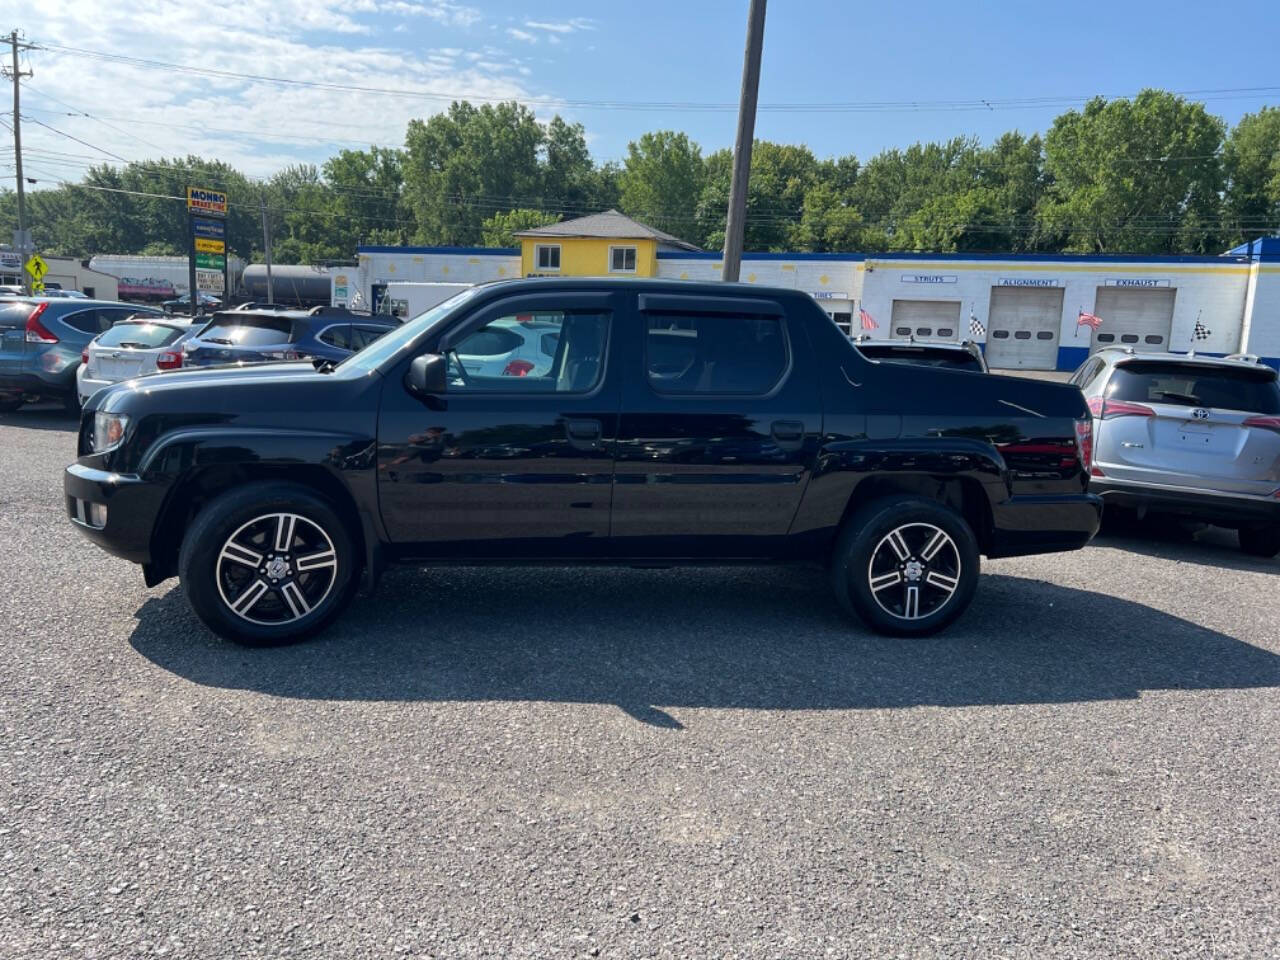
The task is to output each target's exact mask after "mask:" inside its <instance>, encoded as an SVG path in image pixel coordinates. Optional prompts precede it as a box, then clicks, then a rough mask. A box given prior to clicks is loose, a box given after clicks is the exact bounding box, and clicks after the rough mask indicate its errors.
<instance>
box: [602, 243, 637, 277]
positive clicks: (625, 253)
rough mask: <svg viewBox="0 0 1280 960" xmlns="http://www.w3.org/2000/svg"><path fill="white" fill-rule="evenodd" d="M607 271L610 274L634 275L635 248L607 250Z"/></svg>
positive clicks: (611, 248) (612, 248)
mask: <svg viewBox="0 0 1280 960" xmlns="http://www.w3.org/2000/svg"><path fill="white" fill-rule="evenodd" d="M609 271H610V272H611V273H635V272H636V248H635V247H610V248H609Z"/></svg>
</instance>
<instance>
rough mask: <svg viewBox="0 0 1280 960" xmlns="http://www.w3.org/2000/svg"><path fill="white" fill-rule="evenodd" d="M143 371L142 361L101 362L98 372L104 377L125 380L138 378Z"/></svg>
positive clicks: (99, 362)
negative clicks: (139, 372)
mask: <svg viewBox="0 0 1280 960" xmlns="http://www.w3.org/2000/svg"><path fill="white" fill-rule="evenodd" d="M141 369H142V361H141V360H99V361H98V370H99V371H100V372H101V373H102V374H103V376H106V377H109V378H113V379H117V380H123V379H124V378H126V377H132V376H136V375H137V373H138V371H139V370H141Z"/></svg>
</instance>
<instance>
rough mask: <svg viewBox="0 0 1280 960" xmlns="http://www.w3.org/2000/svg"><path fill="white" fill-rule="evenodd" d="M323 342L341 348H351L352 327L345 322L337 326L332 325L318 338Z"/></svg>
mask: <svg viewBox="0 0 1280 960" xmlns="http://www.w3.org/2000/svg"><path fill="white" fill-rule="evenodd" d="M316 339H317V340H319V341H320V342H321V343H327V344H328V345H329V346H331V347H337V348H338V349H339V350H350V349H351V328H350V327H349V326H347V325H346V324H345V323H343V324H339V325H338V326H336V327H330V328H329V329H327V330H325V331H324V332H323V333H321V334H320V336H318V337H317V338H316Z"/></svg>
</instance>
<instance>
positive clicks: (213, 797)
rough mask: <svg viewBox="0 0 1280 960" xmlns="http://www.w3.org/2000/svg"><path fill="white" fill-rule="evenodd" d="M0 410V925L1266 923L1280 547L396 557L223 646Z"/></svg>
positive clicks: (286, 932)
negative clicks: (149, 585)
mask: <svg viewBox="0 0 1280 960" xmlns="http://www.w3.org/2000/svg"><path fill="white" fill-rule="evenodd" d="M73 430H74V425H73V423H72V421H70V420H68V419H66V418H64V417H62V416H60V415H58V414H56V413H53V412H50V411H40V410H23V411H19V412H18V413H15V414H8V415H0V543H2V544H3V549H2V550H0V637H3V640H2V641H0V729H2V730H3V739H0V893H2V895H0V956H3V957H15V958H17V957H21V958H46V957H48V958H61V957H103V958H106V957H110V958H116V957H142V956H148V957H149V956H171V957H198V958H210V957H283V956H310V957H325V958H329V957H370V958H373V957H377V958H383V957H394V956H414V957H421V956H429V957H482V956H483V957H503V958H508V957H515V958H524V957H529V958H534V957H537V958H546V957H596V956H598V957H744V958H745V957H751V958H754V957H788V958H790V957H823V958H825V957H869V956H874V957H912V958H916V957H922V958H932V957H938V958H942V957H947V958H957V957H960V958H967V957H973V958H989V957H1010V958H1022V957H1026V958H1031V957H1035V958H1042V957H1142V958H1164V957H1209V956H1212V957H1241V958H1260V957H1268V956H1271V957H1274V956H1280V829H1277V828H1278V827H1280V695H1278V689H1280V609H1278V607H1277V596H1278V594H1277V590H1276V586H1277V579H1276V577H1277V573H1280V563H1278V562H1277V561H1274V560H1272V561H1259V560H1255V559H1251V558H1248V557H1246V556H1244V555H1243V554H1241V553H1239V552H1238V551H1237V550H1236V549H1235V546H1234V536H1233V535H1231V534H1229V533H1226V532H1224V531H1212V530H1211V531H1208V532H1206V533H1202V534H1199V535H1197V536H1195V537H1190V536H1187V535H1179V534H1177V533H1176V532H1173V531H1164V532H1163V533H1162V535H1161V536H1159V537H1157V536H1155V534H1154V533H1151V534H1144V535H1142V536H1131V537H1128V538H1126V539H1108V538H1103V539H1099V540H1098V541H1096V542H1095V544H1094V545H1092V546H1090V547H1088V548H1086V549H1085V550H1082V551H1079V552H1076V553H1072V554H1063V555H1052V556H1044V557H1034V558H1024V559H1013V560H999V561H991V562H988V563H986V564H985V566H984V576H983V578H982V580H981V582H980V585H979V589H978V595H977V599H976V600H975V602H974V604H973V607H972V608H971V610H970V611H969V612H968V613H967V614H966V616H965V617H963V618H962V619H961V620H960V621H959V622H958V623H957V624H956V625H955V626H954V627H953V628H952V629H950V630H949V631H948V632H947V633H945V634H943V635H941V636H938V637H934V638H931V639H927V640H920V641H912V642H903V641H900V640H889V639H884V638H879V637H876V636H874V635H872V634H870V633H869V632H868V631H866V630H865V629H864V628H862V627H860V626H859V625H858V624H856V623H853V622H850V621H848V620H846V619H845V618H844V617H843V616H842V615H841V613H840V611H839V610H838V608H837V606H836V603H835V601H834V599H833V598H832V596H831V593H830V591H829V589H828V587H827V584H826V581H825V579H824V578H823V577H822V576H821V575H820V574H818V573H816V572H814V571H810V570H803V569H705V570H702V569H699V570H692V571H690V570H683V571H682V570H672V571H655V570H629V569H619V570H612V569H585V570H584V569H570V570H555V569H550V570H542V569H526V568H522V569H518V570H505V569H458V570H440V569H436V570H430V571H415V570H397V571H393V572H391V573H390V574H389V575H388V576H387V578H386V579H385V580H384V582H383V585H382V588H381V590H380V592H379V593H378V594H377V595H376V596H375V597H373V598H369V599H361V600H358V601H357V602H356V603H355V605H354V606H353V607H352V608H351V609H350V611H349V612H348V613H347V614H346V615H345V616H344V617H343V618H342V619H341V620H339V621H338V623H337V624H336V626H335V627H334V628H333V629H332V630H331V631H330V632H329V633H328V634H326V635H325V636H324V637H323V638H321V639H319V640H317V641H314V642H311V643H307V644H303V645H299V646H295V647H290V648H285V649H275V650H250V649H241V648H238V647H235V646H232V645H230V644H227V643H225V642H223V641H221V640H219V639H217V638H216V637H214V636H213V635H212V634H210V633H209V632H208V631H206V630H205V629H204V628H202V627H201V626H200V625H199V624H198V622H197V621H196V619H195V618H194V616H193V615H192V614H191V613H190V611H189V610H188V608H187V606H186V603H185V600H184V599H183V596H182V592H181V590H180V589H179V588H178V587H177V585H176V583H175V582H173V581H170V582H167V583H164V584H162V585H160V586H159V587H156V588H155V589H150V590H148V589H146V588H145V587H144V586H143V585H142V578H141V575H140V573H139V572H138V570H137V569H135V568H134V567H132V566H131V565H129V564H127V563H124V562H123V561H118V560H115V559H113V558H111V557H109V556H107V555H106V554H105V553H102V552H101V551H99V550H98V549H97V548H95V547H93V546H92V545H91V544H89V543H88V542H87V541H86V540H84V539H83V538H81V537H80V536H78V535H77V534H76V532H75V531H74V530H73V529H72V528H71V526H70V524H69V523H68V522H67V521H66V519H65V516H64V514H65V510H64V506H63V501H62V488H61V468H62V467H63V466H64V464H65V463H67V462H69V461H70V460H71V459H72V458H73V455H74V449H73V448H74V433H73Z"/></svg>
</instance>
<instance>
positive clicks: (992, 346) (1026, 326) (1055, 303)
mask: <svg viewBox="0 0 1280 960" xmlns="http://www.w3.org/2000/svg"><path fill="white" fill-rule="evenodd" d="M1061 329H1062V290H1061V289H1059V288H1053V287H1050V288H1046V287H995V288H993V289H992V291H991V312H990V313H989V314H988V318H987V365H988V366H992V367H1000V368H1002V369H1006V370H1019V369H1021V370H1055V369H1057V366H1058V331H1059V330H1061Z"/></svg>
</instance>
